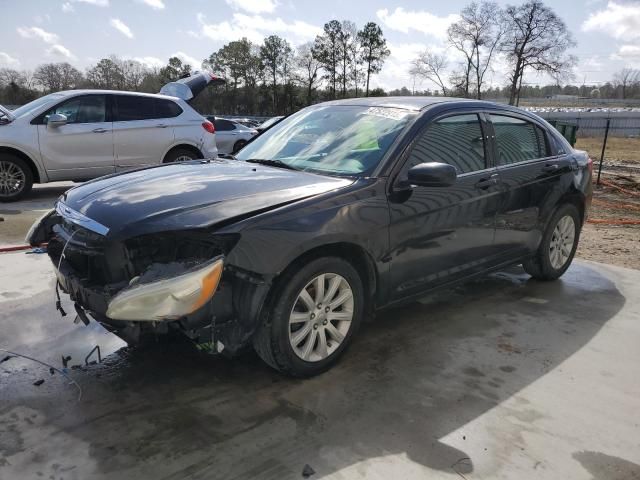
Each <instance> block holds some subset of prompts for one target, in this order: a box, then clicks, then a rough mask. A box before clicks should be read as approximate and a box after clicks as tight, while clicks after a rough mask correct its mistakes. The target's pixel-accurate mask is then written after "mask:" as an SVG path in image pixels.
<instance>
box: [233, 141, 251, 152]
mask: <svg viewBox="0 0 640 480" xmlns="http://www.w3.org/2000/svg"><path fill="white" fill-rule="evenodd" d="M246 144H247V141H246V140H238V141H237V142H236V143H234V144H233V151H232V152H231V153H238V152H239V151H240V150H242V149H243V148H244V146H245V145H246Z"/></svg>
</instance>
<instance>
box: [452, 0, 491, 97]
mask: <svg viewBox="0 0 640 480" xmlns="http://www.w3.org/2000/svg"><path fill="white" fill-rule="evenodd" d="M501 18H502V12H501V10H500V7H498V5H497V4H496V3H494V2H486V1H483V2H481V3H476V2H473V3H471V4H470V5H468V6H466V7H465V8H464V9H463V10H462V12H461V13H460V20H459V21H457V22H455V23H453V24H452V25H451V26H450V27H449V29H448V30H447V34H448V40H449V44H450V45H451V46H453V47H454V48H455V49H457V50H458V51H460V52H461V53H462V54H463V55H464V56H465V60H466V61H465V63H464V64H463V66H462V72H461V73H458V74H457V75H456V79H457V81H456V82H454V83H458V85H460V86H461V87H462V90H463V91H464V93H465V96H467V97H468V96H469V92H470V89H471V85H470V84H471V77H472V76H473V77H475V78H474V79H473V80H474V83H475V90H476V92H475V96H476V98H477V99H480V98H481V97H482V93H481V92H482V84H483V81H484V76H485V73H486V72H487V70H488V69H489V68H490V65H491V60H492V59H493V58H494V54H495V53H496V51H497V47H498V45H499V44H500V40H501V39H502V36H503V34H504V26H503V25H504V24H503V22H502V21H501Z"/></svg>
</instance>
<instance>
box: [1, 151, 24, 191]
mask: <svg viewBox="0 0 640 480" xmlns="http://www.w3.org/2000/svg"><path fill="white" fill-rule="evenodd" d="M26 182H27V177H26V175H25V173H24V172H23V171H22V169H21V168H20V167H19V166H18V165H16V164H15V163H13V162H7V161H4V160H0V196H3V197H9V196H12V195H15V194H17V193H20V192H21V191H22V190H23V189H24V187H25V185H26Z"/></svg>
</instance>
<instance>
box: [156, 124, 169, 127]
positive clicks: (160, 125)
mask: <svg viewBox="0 0 640 480" xmlns="http://www.w3.org/2000/svg"><path fill="white" fill-rule="evenodd" d="M167 127H168V125H165V124H164V123H159V124H158V125H156V128H167Z"/></svg>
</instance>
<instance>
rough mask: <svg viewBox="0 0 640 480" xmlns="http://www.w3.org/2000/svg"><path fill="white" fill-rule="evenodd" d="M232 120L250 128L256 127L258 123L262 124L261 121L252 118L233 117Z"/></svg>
mask: <svg viewBox="0 0 640 480" xmlns="http://www.w3.org/2000/svg"><path fill="white" fill-rule="evenodd" d="M230 120H231V121H232V122H235V123H239V124H240V125H244V126H245V127H249V128H256V127H257V126H258V125H260V122H259V121H258V120H253V119H252V118H231V119H230Z"/></svg>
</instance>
